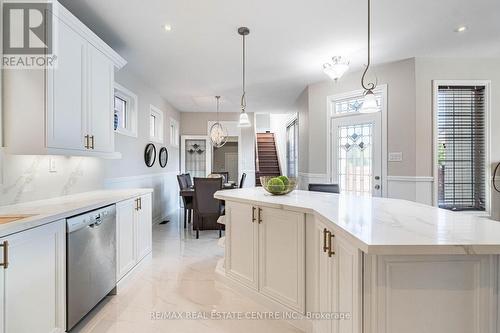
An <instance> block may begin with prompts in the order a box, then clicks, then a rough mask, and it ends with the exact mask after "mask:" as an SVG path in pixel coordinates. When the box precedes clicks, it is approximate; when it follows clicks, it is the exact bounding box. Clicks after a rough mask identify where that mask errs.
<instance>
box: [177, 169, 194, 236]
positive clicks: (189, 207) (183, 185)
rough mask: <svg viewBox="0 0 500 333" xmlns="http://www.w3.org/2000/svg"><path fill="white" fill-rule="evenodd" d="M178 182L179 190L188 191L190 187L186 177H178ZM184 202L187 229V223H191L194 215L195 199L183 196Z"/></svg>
mask: <svg viewBox="0 0 500 333" xmlns="http://www.w3.org/2000/svg"><path fill="white" fill-rule="evenodd" d="M177 182H178V183H179V189H180V190H181V191H182V190H187V189H189V188H190V187H188V185H187V181H186V177H185V176H184V175H177ZM181 197H182V202H183V204H184V229H186V222H187V221H189V222H191V216H192V214H193V197H186V196H183V195H181Z"/></svg>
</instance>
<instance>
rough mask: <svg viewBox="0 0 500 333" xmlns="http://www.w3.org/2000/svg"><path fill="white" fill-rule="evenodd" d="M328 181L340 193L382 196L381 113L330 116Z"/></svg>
mask: <svg viewBox="0 0 500 333" xmlns="http://www.w3.org/2000/svg"><path fill="white" fill-rule="evenodd" d="M331 121H332V124H331V140H332V141H331V143H332V144H331V149H332V151H331V157H332V161H331V164H330V165H331V168H332V170H331V175H332V179H331V181H332V182H333V183H336V184H339V186H340V191H341V192H351V193H358V194H365V195H372V196H381V195H382V188H381V187H382V149H381V147H382V145H381V143H382V135H381V133H382V131H381V113H380V112H377V113H373V114H359V113H358V114H353V115H349V116H342V117H333V118H331Z"/></svg>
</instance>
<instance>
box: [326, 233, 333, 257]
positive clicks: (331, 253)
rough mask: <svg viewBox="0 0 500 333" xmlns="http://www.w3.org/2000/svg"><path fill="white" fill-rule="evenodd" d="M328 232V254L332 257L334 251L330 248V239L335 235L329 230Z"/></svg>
mask: <svg viewBox="0 0 500 333" xmlns="http://www.w3.org/2000/svg"><path fill="white" fill-rule="evenodd" d="M328 233H329V234H330V237H329V238H328V256H329V257H332V256H334V255H335V251H333V250H332V239H333V238H334V237H335V235H334V234H332V233H331V232H328Z"/></svg>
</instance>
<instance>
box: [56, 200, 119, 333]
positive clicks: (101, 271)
mask: <svg viewBox="0 0 500 333" xmlns="http://www.w3.org/2000/svg"><path fill="white" fill-rule="evenodd" d="M66 230H67V231H66V232H67V234H66V240H67V243H66V246H67V254H66V270H67V271H66V287H67V291H66V313H67V321H66V329H67V330H68V331H69V330H70V329H71V328H73V326H75V325H76V324H77V323H78V322H79V321H80V320H81V319H82V318H83V317H84V316H85V315H86V314H87V313H88V312H89V311H90V310H92V309H93V308H94V307H95V306H96V305H97V304H98V303H99V302H100V301H101V300H102V299H103V298H104V297H105V296H106V295H108V294H110V293H114V291H115V289H114V288H115V286H116V208H115V205H112V206H107V207H103V208H100V209H97V210H94V211H91V212H88V213H84V214H82V215H78V216H74V217H71V218H68V219H67V220H66Z"/></svg>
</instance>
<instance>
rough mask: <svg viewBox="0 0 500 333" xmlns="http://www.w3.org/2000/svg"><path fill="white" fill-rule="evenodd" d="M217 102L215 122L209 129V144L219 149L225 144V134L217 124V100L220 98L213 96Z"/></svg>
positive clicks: (219, 124)
mask: <svg viewBox="0 0 500 333" xmlns="http://www.w3.org/2000/svg"><path fill="white" fill-rule="evenodd" d="M215 99H216V100H217V122H216V123H215V124H213V125H212V127H210V142H211V143H212V146H213V147H214V148H220V147H222V146H224V145H225V144H226V142H227V132H226V130H225V129H224V127H223V126H222V124H221V123H220V122H219V99H220V96H215Z"/></svg>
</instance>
